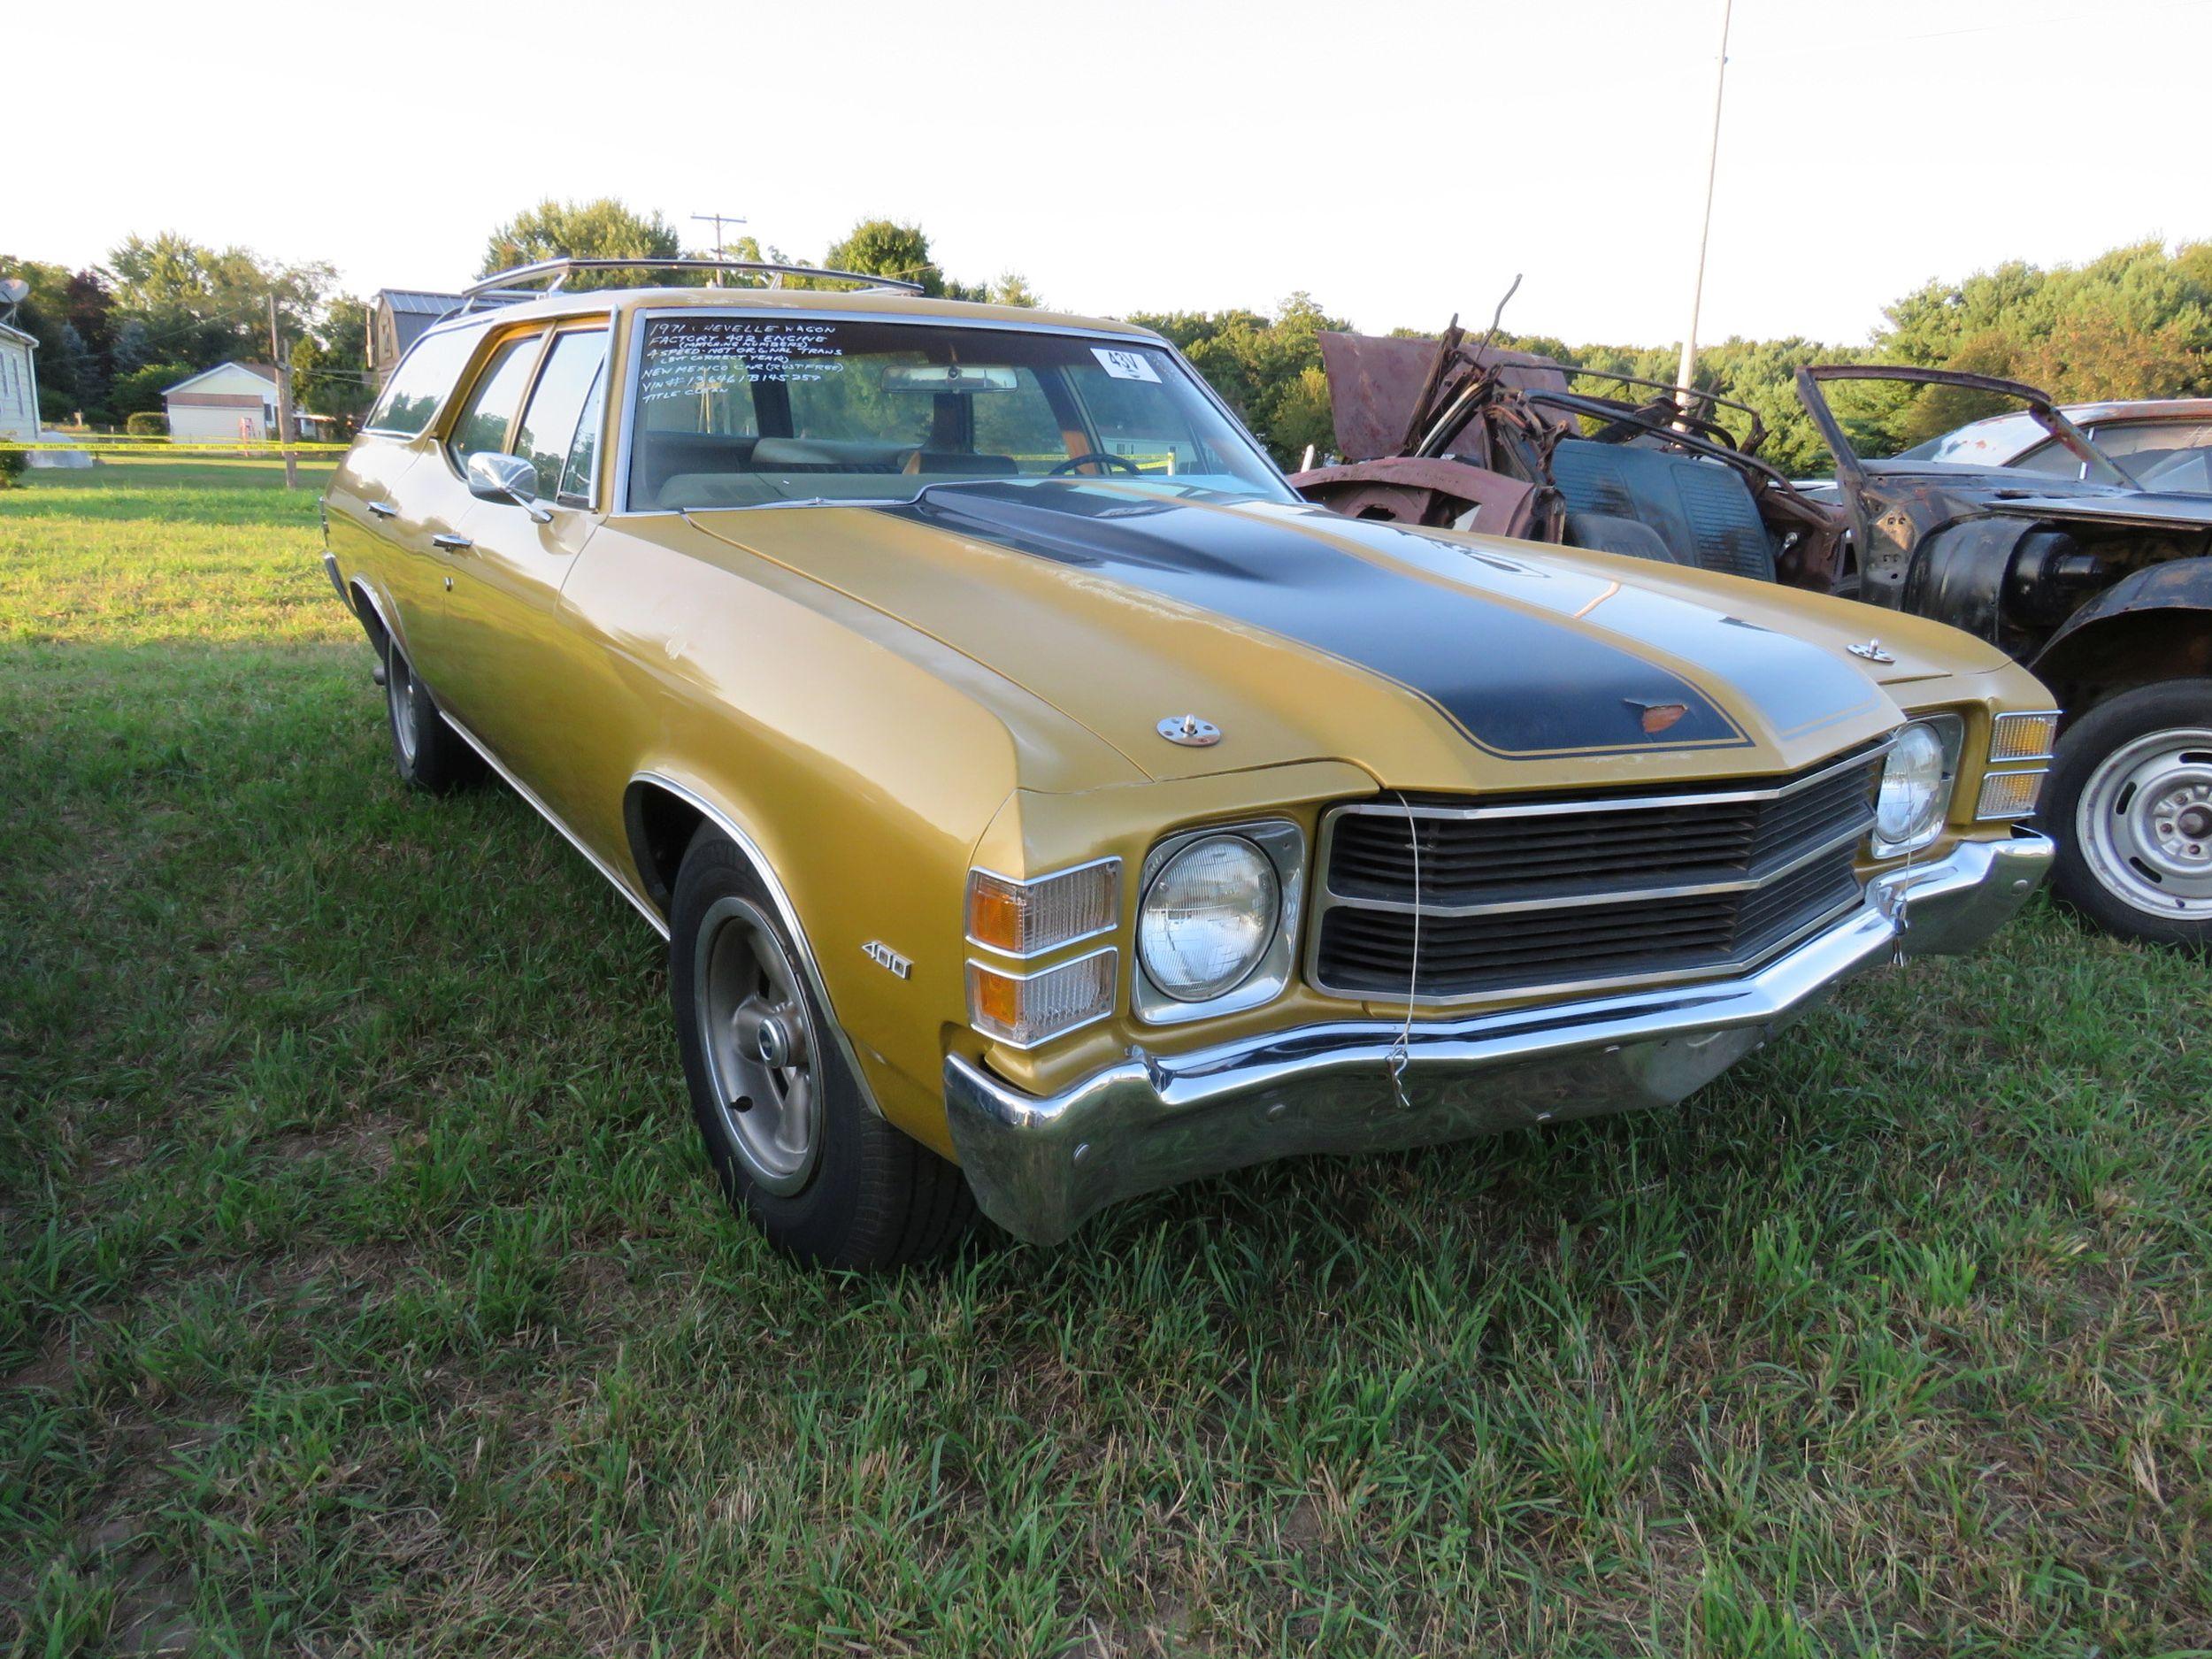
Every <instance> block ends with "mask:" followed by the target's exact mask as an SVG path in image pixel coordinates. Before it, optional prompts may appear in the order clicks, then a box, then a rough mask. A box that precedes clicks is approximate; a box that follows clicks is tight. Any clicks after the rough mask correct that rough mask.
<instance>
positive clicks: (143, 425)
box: [123, 409, 169, 438]
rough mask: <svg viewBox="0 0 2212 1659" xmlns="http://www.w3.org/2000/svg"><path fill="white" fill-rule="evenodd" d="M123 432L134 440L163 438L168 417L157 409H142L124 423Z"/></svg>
mask: <svg viewBox="0 0 2212 1659" xmlns="http://www.w3.org/2000/svg"><path fill="white" fill-rule="evenodd" d="M123 430H124V431H125V432H127V433H128V434H130V435H131V436H132V437H134V438H165V437H167V436H168V435H169V417H168V416H166V415H165V414H163V413H162V412H161V411H159V410H157V409H142V410H140V411H138V412H137V413H136V414H135V415H133V416H131V417H130V418H129V419H127V420H126V421H124V423H123Z"/></svg>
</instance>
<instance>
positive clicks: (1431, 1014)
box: [325, 260, 2055, 1266]
mask: <svg viewBox="0 0 2212 1659" xmlns="http://www.w3.org/2000/svg"><path fill="white" fill-rule="evenodd" d="M608 263H613V262H591V261H580V260H562V261H554V262H551V263H549V264H547V265H540V266H533V267H526V268H524V269H522V270H519V271H516V272H511V273H504V274H503V275H502V276H500V277H497V278H494V279H492V280H490V281H488V283H486V284H483V285H481V287H480V288H478V289H476V290H473V291H472V295H471V296H470V299H469V302H468V305H467V307H466V309H465V311H463V312H462V313H460V314H458V315H457V316H456V317H454V318H452V319H449V320H447V321H446V322H444V323H442V324H441V325H440V326H437V327H435V328H434V329H433V330H431V331H430V332H429V333H427V334H425V335H424V336H423V337H422V339H421V340H420V341H419V342H418V343H417V344H416V345H415V347H414V348H413V349H412V351H411V354H410V355H409V356H408V357H406V358H405V360H404V361H403V362H402V363H401V364H400V365H399V366H398V367H397V368H396V371H395V372H394V373H393V375H392V378H391V380H390V381H389V383H388V385H387V387H386V388H385V389H384V392H383V396H382V397H381V399H380V402H379V403H378V404H377V406H376V408H375V411H374V412H373V415H372V416H371V418H370V420H369V422H368V426H367V429H366V430H365V432H364V433H363V434H362V436H361V437H360V439H359V440H358V442H356V443H355V444H354V446H353V449H352V451H351V453H350V454H349V456H348V457H347V458H346V461H345V464H344V465H343V467H342V469H341V471H340V472H339V474H338V476H337V480H336V481H335V483H334V485H333V486H332V488H331V490H330V494H329V497H328V502H327V521H328V550H327V552H326V556H325V557H326V564H327V565H328V567H329V571H330V575H331V580H332V581H333V583H334V585H335V587H336V588H337V590H338V592H339V594H340V595H341V597H342V599H343V600H344V601H345V603H347V605H348V606H349V607H350V608H351V609H352V611H354V613H355V614H356V615H357V617H358V618H359V619H360V622H361V625H362V626H363V627H364V628H365V630H366V632H367V634H368V635H369V638H370V640H371V641H372V643H373V645H374V646H375V648H376V649H377V651H378V653H379V654H380V679H381V680H382V682H383V684H384V687H385V689H386V693H387V701H388V710H389V717H390V721H391V730H392V745H393V750H394V754H395V756H396V760H397V764H398V769H399V772H400V773H401V775H402V776H403V778H404V779H405V780H407V781H408V782H410V783H411V784H414V785H417V786H419V787H423V788H426V789H429V790H434V791H438V790H447V789H451V788H454V787H458V786H461V785H464V784H466V783H469V782H471V781H472V780H475V779H477V778H479V777H480V776H481V775H483V773H484V772H485V770H486V769H487V768H488V769H489V770H490V771H492V772H496V773H498V774H499V775H500V776H501V777H502V778H503V779H505V780H507V781H508V783H510V784H511V786H512V787H514V788H515V789H516V790H517V791H518V793H519V794H520V795H522V796H523V798H524V799H525V800H526V801H528V802H529V803H531V804H532V805H533V806H534V807H535V808H536V809H537V810H539V811H541V812H542V813H543V814H544V815H545V816H546V817H547V818H549V819H550V820H551V821H552V822H553V823H554V825H555V826H557V827H558V828H559V830H560V831H561V833H563V834H564V835H565V836H566V837H567V838H568V839H569V841H572V842H573V843H574V844H575V846H576V848H577V849H578V850H579V851H580V852H581V853H582V854H583V855H584V856H585V857H587V858H588V859H589V860H590V861H591V863H592V864H594V865H595V867H596V868H597V869H598V871H599V872H600V873H601V874H603V875H604V876H605V877H606V878H607V879H608V880H610V881H611V882H612V883H613V884H614V885H615V887H617V888H618V890H619V891H620V892H621V893H622V895H624V896H625V897H626V898H627V899H628V900H629V901H630V902H631V903H632V904H634V906H635V907H636V908H637V909H638V910H639V911H640V912H641V913H642V914H643V916H644V917H645V918H646V919H647V920H648V921H649V922H650V923H651V924H652V925H653V926H655V927H656V928H657V929H659V930H660V932H661V933H664V934H665V935H666V936H667V938H668V941H669V981H670V987H671V993H672V1001H673V1004H674V1013H675V1021H676V1030H677V1035H678V1039H679V1041H680V1046H681V1049H682V1055H683V1063H684V1070H685V1073H686V1076H687V1079H688V1082H689V1087H690V1092H691V1096H692V1103H693V1106H694V1109H695V1114H696V1116H697V1118H698V1122H699V1125H700V1128H701V1130H702V1131H703V1134H704V1136H705V1140H706V1145H707V1148H708V1150H709V1152H710V1156H711V1157H712V1159H713V1162H714V1164H715V1167H716V1168H717V1170H718V1171H719V1173H720V1175H721V1178H722V1179H723V1181H724V1182H725V1184H726V1188H727V1190H728V1192H729V1194H730V1196H731V1198H732V1200H733V1202H734V1203H736V1204H737V1205H738V1206H739V1207H741V1209H742V1210H746V1211H748V1212H749V1213H750V1214H751V1215H752V1216H753V1217H754V1218H755V1219H756V1220H757V1222H758V1223H759V1225H761V1226H762V1227H763V1228H764V1229H765V1231H766V1232H767V1233H768V1234H769V1236H770V1237H771V1238H772V1239H773V1240H775V1241H776V1242H777V1243H778V1244H780V1246H782V1247H783V1248H786V1249H787V1250H789V1251H791V1252H793V1253H794V1254H795V1255H797V1256H800V1257H802V1258H803V1259H806V1260H810V1261H812V1262H817V1263H828V1264H837V1265H849V1266H875V1265H882V1264H887V1263H895V1262H898V1261H902V1260H907V1259H910V1258H912V1257H915V1256H920V1255H922V1254H925V1253H926V1252H928V1251H930V1250H933V1249H934V1248H937V1247H939V1246H940V1245H941V1244H943V1243H944V1242H946V1241H947V1240H949V1239H950V1238H952V1237H953V1236H954V1235H955V1234H956V1233H958V1231H959V1230H960V1229H961V1228H962V1227H963V1226H964V1225H965V1224H966V1222H967V1221H968V1220H969V1218H970V1217H972V1214H973V1211H974V1210H975V1209H976V1208H978V1207H979V1208H980V1209H981V1210H982V1211H983V1212H984V1213H985V1214H987V1215H988V1216H989V1217H992V1218H994V1219H995V1220H996V1221H997V1222H999V1223H1000V1224H1001V1225H1003V1226H1004V1227H1005V1228H1007V1229H1008V1230H1009V1231H1010V1232H1012V1233H1016V1234H1018V1235H1019V1236H1021V1237H1023V1238H1025V1239H1028V1240H1038V1241H1045V1242H1049V1241H1055V1240H1061V1239H1064V1238H1065V1237H1066V1236H1067V1235H1068V1234H1069V1233H1071V1232H1072V1231H1073V1230H1074V1229H1075V1228H1076V1227H1077V1226H1078V1225H1079V1224H1080V1223H1081V1222H1082V1221H1083V1220H1084V1219H1085V1217H1088V1216H1090V1215H1091V1214H1093V1213H1094V1211H1096V1210H1099V1209H1100V1208H1101V1207H1102V1206H1104V1205H1107V1204H1110V1203H1111V1202H1115V1201H1117V1200H1119V1199H1121V1198H1124V1197H1126V1196H1129V1195H1132V1194H1138V1193H1143V1192H1147V1191H1149V1190H1152V1189H1154V1188H1157V1187H1164V1186H1167V1185H1169V1184H1171V1183H1174V1182H1179V1181H1184V1180H1188V1179H1193V1178H1195V1177H1200V1176H1204V1175H1208V1174H1210V1173H1214V1172H1217V1171H1226V1170H1230V1169H1234V1168H1237V1167H1239V1166H1241V1165H1245V1164H1252V1163H1256V1162H1257V1161H1260V1160H1263V1159H1268V1158H1274V1157H1279V1156H1286V1155H1290V1154H1296V1153H1311V1152H1329V1153H1348V1152H1359V1151H1364V1150H1370V1149H1379V1148H1397V1147H1407V1146H1413V1145H1418V1144H1422V1143H1427V1142H1433V1141H1448V1140H1452V1139H1455V1138H1459V1137H1463V1136H1468V1135H1472V1134H1477V1133H1484V1132H1487V1131H1493V1130H1499V1129H1503V1128H1507V1127H1509V1126H1511V1125H1523V1124H1533V1123H1543V1122H1548V1121H1551V1120H1554V1119H1560V1118H1573V1117H1578V1116H1582V1115H1586V1114H1590V1113H1595V1112H1602V1111H1610V1110H1619V1109H1623V1108H1626V1107H1632V1106H1644V1105H1655V1104H1662V1103H1665V1102H1671V1101H1675V1100H1678V1099H1679V1098H1681V1097H1682V1096H1683V1095H1685V1094H1688V1093H1689V1092H1690V1091H1691V1090H1693V1089H1695V1088H1697V1087H1699V1086H1700V1085H1701V1084H1703V1083H1705V1082H1706V1081H1708V1080H1709V1079H1711V1078H1713V1077H1714V1076H1715V1075H1717V1073H1718V1072H1720V1071H1722V1070H1724V1068H1725V1067H1727V1066H1728V1065H1730V1064H1732V1063H1733V1062H1734V1061H1735V1060H1737V1059H1738V1058H1740V1056H1743V1055H1744V1054H1745V1053H1747V1051H1749V1050H1750V1049H1751V1048H1754V1047H1755V1046H1756V1045H1757V1044H1758V1043H1759V1042H1760V1041H1762V1040H1763V1038H1764V1037H1766V1036H1767V1035H1768V1034H1769V1033H1771V1032H1773V1031H1775V1030H1776V1029H1778V1027H1780V1026H1782V1025H1786V1023H1787V1022H1789V1021H1790V1020H1791V1019H1792V1018H1794V1017H1795V1016H1797V1015H1798V1014H1800V1013H1801V1012H1803V1011H1804V1010H1806V1009H1807V1008H1808V1007H1809V1005H1810V1004H1812V1003H1814V1002H1816V1000H1817V999H1818V998H1819V997H1820V996H1821V995H1823V994H1824V992H1826V991H1827V990H1828V989H1829V988H1830V987H1832V986H1834V985H1835V984H1836V983H1838V982H1839V980H1842V979H1845V978H1847V976H1849V975H1851V974H1854V973H1855V972H1859V971H1861V970H1863V969H1866V968H1870V967H1873V966H1876V965H1878V964H1883V963H1886V962H1888V961H1890V960H1892V959H1893V958H1894V957H1896V956H1901V955H1902V954H1904V953H1908V952H1921V951H1953V950H1958V949H1962V948H1965V947H1968V946H1970V945H1972V944H1974V943H1976V942H1977V941H1980V940H1982V939H1983V938H1985V937H1986V936H1987V935H1988V934H1989V933H1990V932H1991V931H1992V930H1993V929H1994V928H1995V927H1997V926H1999V925H2000V924H2001V922H2002V921H2003V920H2004V919H2005V918H2007V917H2008V916H2010V915H2011V914H2012V912H2013V911H2014V910H2016V908H2017V907H2018V906H2019V904H2020V903H2021V902H2022V900H2023V899H2024V897H2025V896H2026V895H2028V893H2029V892H2030V891H2031V889H2032V888H2033V887H2034V886H2035V885H2036V883H2037V881H2038V880H2039V879H2040V878H2041V877H2042V875H2043V873H2044V872H2045V869H2046V866H2047V864H2048V863H2049V861H2050V857H2051V847H2050V844H2049V843H2048V842H2047V841H2045V840H2044V839H2043V838H2042V837H2041V836H2039V835H2036V834H2032V833H2028V832H2027V831H2025V830H2024V828H2022V827H2021V825H2020V820H2021V819H2023V818H2025V817H2026V816H2027V815H2028V814H2030V813H2031V812H2032V810H2033V809H2034V806H2035V795H2036V788H2037V785H2038V783H2039V779H2040V773H2041V771H2042V764H2041V759H2040V757H2043V756H2045V755H2046V754H2047V752H2048V749H2049V743H2050V738H2051V733H2052V726H2053V723H2054V718H2055V717H2054V715H2053V713H2052V711H2051V709H2050V704H2049V702H2048V700H2047V696H2046V695H2045V694H2044V692H2043V690H2042V688H2041V687H2039V686H2038V685H2037V683H2036V682H2035V681H2034V680H2032V678H2030V677H2029V676H2028V674H2027V673H2025V672H2024V671H2023V670H2021V669H2019V668H2018V667H2016V666H2015V665H2013V664H2011V663H2010V662H2008V660H2007V659H2006V657H2004V655H2003V654H2002V653H2001V652H2000V651H1998V650H1997V649H1994V648H1993V647H1991V646H1989V645H1985V644H1983V643H1980V642H1978V641H1975V640H1973V639H1971V638H1970V637H1969V636H1968V635H1966V634H1961V633H1955V632H1954V631H1953V630H1951V629H1949V628H1946V627H1942V626H1936V625H1934V624H1932V623H1927V622H1923V621H1920V620H1918V619H1916V618H1912V617H1909V616H1896V615H1891V614H1889V613H1886V612H1884V613H1879V614H1878V613H1876V612H1873V611H1868V610H1865V609H1863V608H1861V607H1860V606H1857V605H1855V604H1851V603H1846V602H1843V601H1839V600H1832V599H1826V598H1820V597H1815V596H1812V595H1807V594H1802V593H1798V592H1794V591H1791V590H1788V589H1783V588H1774V587H1770V586H1758V585H1754V584H1753V583H1750V582H1747V581H1741V580H1735V579H1733V578H1730V577H1725V576H1716V575H1709V574H1705V573H1702V572H1696V571H1693V570H1687V569H1683V568H1679V567H1674V566H1663V565H1655V564H1652V563H1649V562H1646V561H1642V560H1635V559H1628V558H1619V557H1611V556H1609V555H1606V554H1602V553H1596V552H1586V551H1580V550H1577V549H1569V548H1559V547H1539V546H1535V545H1532V544H1529V543H1524V542H1517V541H1501V540H1498V539H1495V538H1491V537H1484V536H1477V535H1471V534H1457V533H1455V532H1452V531H1448V530H1425V529H1412V528H1407V527H1404V526H1397V525H1392V524H1386V523H1374V522H1364V523H1363V522H1360V521H1356V520H1352V519H1347V518H1340V517H1337V516H1336V515H1334V514H1332V513H1329V512H1327V511H1323V510H1322V509H1320V508H1318V507H1313V506H1310V505H1307V504H1306V503H1302V502H1301V501H1300V500H1299V499H1298V498H1297V497H1296V496H1295V495H1293V493H1292V492H1291V490H1290V489H1289V488H1288V487H1287V486H1286V484H1285V482H1284V481H1283V479H1282V477H1281V475H1280V474H1279V472H1278V471H1277V469H1276V468H1275V466H1274V465H1272V464H1271V462H1270V461H1269V459H1268V457H1267V456H1266V454H1265V453H1264V451H1263V449H1261V448H1260V446H1259V445H1258V444H1257V443H1256V442H1255V441H1254V440H1253V438H1252V437H1251V436H1250V434H1248V433H1247V432H1246V431H1245V430H1244V428H1243V427H1242V426H1240V424H1239V423H1238V421H1237V419H1235V417H1234V416H1233V414H1232V413H1231V412H1230V411H1228V409H1227V408H1226V407H1225V405H1224V404H1223V403H1221V402H1220V400H1219V399H1218V398H1217V397H1216V396H1214V395H1213V394H1212V393H1211V392H1210V390H1209V389H1208V388H1207V387H1206V385H1205V382H1204V381H1203V380H1201V379H1200V378H1199V377H1198V376H1197V374H1196V373H1194V372H1193V371H1192V370H1191V368H1190V367H1189V365H1187V364H1186V363H1185V362H1184V361H1183V359H1182V358H1181V357H1179V356H1178V355H1177V354H1176V352H1175V351H1174V350H1173V349H1171V348H1170V347H1169V346H1168V345H1167V344H1166V343H1164V342H1163V341H1162V340H1161V339H1160V338H1159V337H1158V336H1156V335H1155V334H1148V333H1147V332H1146V331H1144V330H1142V329H1140V328H1133V327H1130V326H1125V325H1122V324H1118V323H1110V322H1096V321H1088V320H1084V319H1077V318H1072V317H1061V316H1054V315H1050V314H1048V313H1045V312H1041V311H1018V310H1005V309H999V308H995V307H989V306H980V305H969V304H959V303H949V302H941V301H934V300H930V299H926V298H922V297H918V296H915V295H913V294H910V293H908V292H905V291H902V288H900V286H899V285H895V284H888V283H878V284H876V285H875V286H874V287H872V288H864V289H863V290H861V291H853V289H852V288H850V287H848V288H842V289H839V288H832V287H829V286H826V284H828V283H829V282H830V281H831V280H832V279H837V280H843V281H845V282H847V283H848V284H855V283H864V282H866V281H868V279H864V278H851V277H849V276H845V275H844V274H843V273H821V272H810V273H800V274H802V275H803V276H804V277H805V278H806V280H807V281H808V283H809V284H810V286H807V287H803V288H793V287H777V286H772V285H771V286H740V287H680V288H623V289H603V290H599V291H571V290H568V289H566V288H565V282H566V280H567V278H568V276H569V274H570V273H572V271H574V270H577V269H579V268H585V267H588V266H590V265H595V264H599V265H604V264H608ZM737 269H744V270H747V271H749V272H752V273H754V274H752V275H749V276H748V277H746V278H745V279H744V280H745V281H746V282H748V283H749V284H755V283H757V282H758V281H759V280H761V277H762V276H763V275H764V276H766V277H768V278H775V277H777V276H778V275H779V274H780V272H779V271H777V270H775V269H767V270H765V271H764V270H763V269H762V268H759V267H733V266H726V265H717V266H716V267H715V270H716V273H721V272H723V271H733V270H737ZM698 274H699V273H696V272H687V273H686V275H687V277H689V278H692V279H693V280H696V278H697V275H698ZM541 282H542V283H544V284H545V285H546V287H545V288H544V289H543V290H542V291H532V290H533V288H534V285H536V284H538V283H541ZM1877 626H1878V627H1879V629H1880V638H1879V639H1878V640H1875V639H1872V638H1870V637H1869V634H1870V630H1872V629H1873V628H1875V627H1877Z"/></svg>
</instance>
